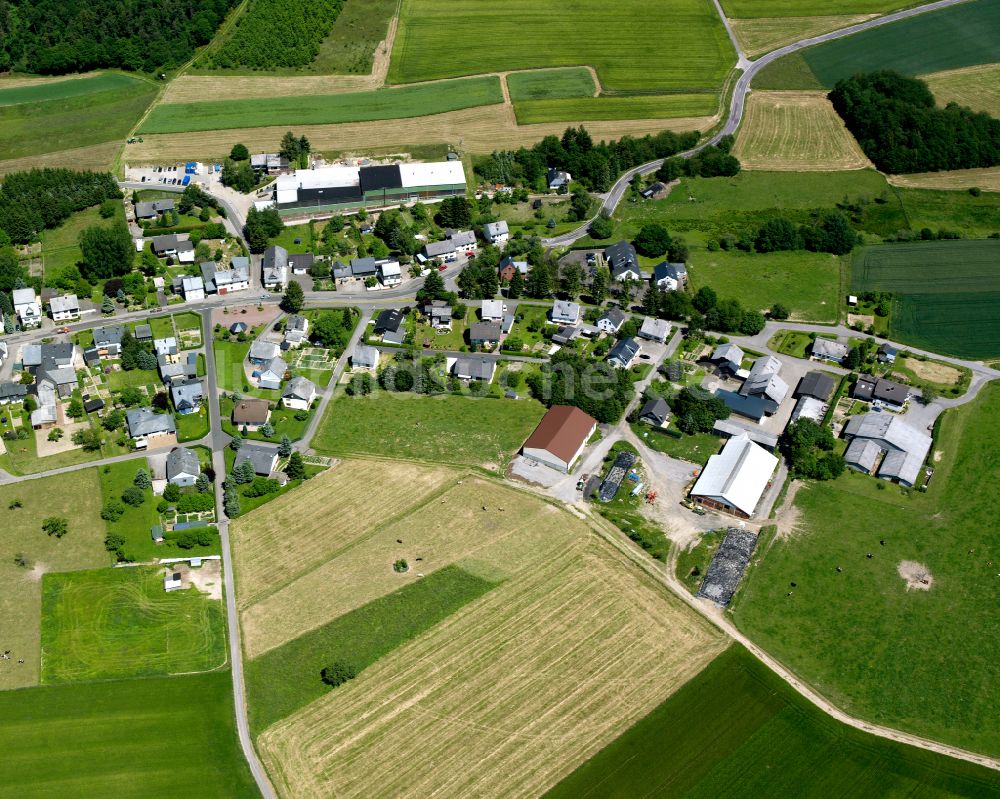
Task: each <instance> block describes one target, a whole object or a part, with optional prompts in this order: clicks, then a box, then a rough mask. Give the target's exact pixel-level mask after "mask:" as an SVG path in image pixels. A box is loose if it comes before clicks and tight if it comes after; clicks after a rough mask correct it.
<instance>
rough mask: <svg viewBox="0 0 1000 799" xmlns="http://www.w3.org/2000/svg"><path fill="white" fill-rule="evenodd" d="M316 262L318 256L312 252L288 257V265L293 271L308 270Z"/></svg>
mask: <svg viewBox="0 0 1000 799" xmlns="http://www.w3.org/2000/svg"><path fill="white" fill-rule="evenodd" d="M315 262H316V256H315V255H313V254H312V253H311V252H303V253H298V254H297V255H289V256H288V265H289V266H290V267H292V269H308V268H309V267H311V266H312V265H313V264H314V263H315Z"/></svg>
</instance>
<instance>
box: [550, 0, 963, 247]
mask: <svg viewBox="0 0 1000 799" xmlns="http://www.w3.org/2000/svg"><path fill="white" fill-rule="evenodd" d="M964 2H967V0H936V2H933V3H926V4H925V5H921V6H915V7H913V8H907V9H904V10H903V11H896V12H894V13H892V14H886V15H885V16H882V17H876V18H875V19H870V20H867V21H866V22H859V23H858V24H856V25H850V26H848V27H846V28H840V29H839V30H835V31H830V32H829V33H823V34H820V35H819V36H812V37H810V38H808V39H800V40H799V41H797V42H793V43H792V44H786V45H785V46H784V47H779V48H778V49H777V50H772V51H771V52H770V53H767V54H766V55H763V56H761V57H760V58H758V59H757V60H755V61H747V60H746V59H745V58H744V57H743V54H742V53H741V52H740V50H739V47H736V52H737V55H738V57H739V61H738V62H737V68H739V67H740V65H746V68H745V69H744V71H743V74H742V75H740V77H739V78H738V79H737V81H736V86H735V87H734V88H733V96H732V99H731V100H730V102H729V116H728V117H727V118H726V121H725V124H723V126H722V127H721V128H720V129H719V131H718V132H717V133H716V134H715V135H714V136H712V137H711V138H710V139H707V140H706V141H704V142H702V143H701V144H699V145H698V146H697V147H693V148H691V149H690V150H686V151H685V152H682V153H678V155H679V156H680V157H681V158H690V157H691V156H693V155H695V154H696V153H699V152H701V150H703V149H705V148H706V147H708V146H709V145H712V144H717V143H718V141H719V140H720V139H721V138H722V137H723V136H728V135H730V134H733V133H736V131H737V129H738V128H739V126H740V122H742V121H743V110H744V108H745V106H746V98H747V95H748V94H749V93H750V83H751V82H752V81H753V79H754V77H755V76H756V75H757V73H758V72H760V71H761V70H762V69H763V68H764V67H766V66H767V65H768V64H770V63H771V62H773V61H776V60H777V59H779V58H781V57H782V56H786V55H788V54H789V53H795V52H798V51H799V50H805V49H806V48H807V47H812V46H813V45H817V44H822V43H823V42H830V41H833V40H834V39H842V38H844V37H845V36H850V35H852V34H855V33H860V32H861V31H865V30H869V29H870V28H877V27H880V26H882V25H888V24H890V23H892V22H898V21H899V20H901V19H906V18H908V17H914V16H917V15H918V14H925V13H927V12H928V11H937V10H938V9H942V8H947V7H948V6H954V5H958V4H959V3H964ZM716 7H717V8H719V7H718V3H716ZM719 14H720V15H721V16H722V19H723V21H724V22H725V24H726V30H727V32H728V33H729V35H730V38H731V39H732V40H733V45H734V46H736V39H735V37H734V36H733V34H732V31H731V30H730V28H729V23H728V20H727V19H726V17H725V16H724V15H722V9H721V8H719ZM663 161H664V159H662V158H659V159H657V160H655V161H649V162H648V163H645V164H640V165H639V166H636V167H633V168H632V169H630V170H628V171H627V172H625V173H624V174H623V175H622V176H621V177H620V178H618V180H617V181H615V184H614V185H613V186H612V187H611V191H609V192H608V193H607V194H605V195H604V203H603V204H602V205H601V210H600V211H598V213H597V214H595V215H594V216H593V217H592V218H590V219H589V220H587V222H586V223H585V224H583V225H581V226H580V227H578V228H576V229H575V230H571V231H570V232H569V233H564V234H562V235H561V236H554V237H553V238H551V239H542V244H544V245H545V246H546V247H567V246H569V245H571V244H573V243H574V242H575V241H577V240H578V239H582V238H583V237H584V236H586V235H587V231H588V229H589V228H590V225H591V223H592V222H593V221H594V220H595V219H597V217H598V216H600V214H602V213H608V214H610V213H613V212H614V210H615V208H617V207H618V203H620V202H621V200H622V197H624V196H625V192H626V191H627V190H628V187H629V184H630V183H631V182H632V179H633V178H634V177H635V176H636V175H648V174H649V173H651V172H655V171H656V170H657V169H659V168H660V167H661V166H663Z"/></svg>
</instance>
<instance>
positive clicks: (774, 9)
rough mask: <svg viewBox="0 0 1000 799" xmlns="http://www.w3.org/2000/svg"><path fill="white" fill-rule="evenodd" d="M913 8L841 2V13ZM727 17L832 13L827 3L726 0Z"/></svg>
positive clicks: (891, 1) (889, 2)
mask: <svg viewBox="0 0 1000 799" xmlns="http://www.w3.org/2000/svg"><path fill="white" fill-rule="evenodd" d="M909 5H912V3H910V2H908V0H840V2H838V3H837V4H836V10H837V13H838V14H884V13H886V12H888V11H894V10H896V9H897V8H906V7H907V6H909ZM722 10H723V11H724V12H725V13H726V16H727V17H730V18H732V17H786V18H791V19H794V18H796V17H810V16H814V15H816V14H824V13H828V12H829V11H830V10H831V5H830V3H827V2H824V0H722Z"/></svg>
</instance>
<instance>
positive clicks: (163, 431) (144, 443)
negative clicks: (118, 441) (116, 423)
mask: <svg viewBox="0 0 1000 799" xmlns="http://www.w3.org/2000/svg"><path fill="white" fill-rule="evenodd" d="M125 422H126V424H127V425H128V432H129V435H130V436H132V440H133V441H135V446H136V447H137V448H138V449H146V448H148V447H151V446H153V447H155V446H157V443H158V442H159V441H160V440H161V439H163V438H167V437H171V436H174V435H175V434H176V433H177V427H176V425H175V424H174V417H173V414H169V413H153V411H152V409H150V408H130V409H129V410H127V411H126V412H125Z"/></svg>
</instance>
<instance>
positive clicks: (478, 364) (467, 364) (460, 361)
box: [448, 358, 497, 383]
mask: <svg viewBox="0 0 1000 799" xmlns="http://www.w3.org/2000/svg"><path fill="white" fill-rule="evenodd" d="M448 360H449V361H450V360H451V359H450V358H449V359H448ZM450 368H451V373H452V374H453V375H455V377H457V378H458V379H459V380H485V381H486V382H487V383H489V382H491V381H492V380H493V375H494V374H495V373H496V370H497V362H496V360H495V359H493V358H455V360H454V362H453V363H451V364H450Z"/></svg>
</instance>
